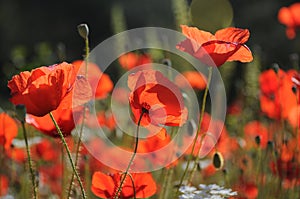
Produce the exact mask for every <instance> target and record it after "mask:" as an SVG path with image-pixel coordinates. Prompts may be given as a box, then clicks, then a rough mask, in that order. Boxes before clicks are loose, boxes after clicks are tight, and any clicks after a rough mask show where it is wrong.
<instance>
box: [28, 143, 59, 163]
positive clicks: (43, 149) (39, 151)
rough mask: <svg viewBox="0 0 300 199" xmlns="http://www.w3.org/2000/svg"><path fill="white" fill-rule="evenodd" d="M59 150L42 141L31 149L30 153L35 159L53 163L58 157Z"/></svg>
mask: <svg viewBox="0 0 300 199" xmlns="http://www.w3.org/2000/svg"><path fill="white" fill-rule="evenodd" d="M59 150H60V149H59V148H57V146H54V143H52V142H51V141H50V140H48V139H42V140H41V141H40V142H39V143H37V144H36V145H34V146H33V147H32V148H31V153H32V155H33V157H34V158H35V159H38V160H40V159H41V160H44V161H48V162H50V161H55V160H57V159H58V157H59V153H60V152H61V151H59Z"/></svg>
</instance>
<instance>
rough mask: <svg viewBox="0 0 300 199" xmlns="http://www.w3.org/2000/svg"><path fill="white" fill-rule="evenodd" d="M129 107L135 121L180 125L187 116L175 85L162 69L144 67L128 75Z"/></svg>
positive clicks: (143, 124)
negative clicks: (145, 68)
mask: <svg viewBox="0 0 300 199" xmlns="http://www.w3.org/2000/svg"><path fill="white" fill-rule="evenodd" d="M128 87H129V88H130V90H131V93H130V96H129V103H130V108H131V110H132V113H133V117H134V121H135V122H137V121H138V120H139V118H140V116H141V114H142V113H143V117H142V119H141V125H142V126H146V127H147V126H149V125H156V126H159V125H167V126H180V125H182V124H183V123H184V122H185V121H186V119H187V109H186V108H185V107H184V102H183V97H182V94H181V92H180V90H179V89H178V87H177V86H176V85H175V84H174V83H172V82H171V81H170V80H168V79H167V78H166V77H164V75H163V74H162V73H161V72H158V71H154V70H143V71H139V72H136V73H133V74H131V75H129V77H128Z"/></svg>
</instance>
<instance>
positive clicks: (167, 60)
mask: <svg viewBox="0 0 300 199" xmlns="http://www.w3.org/2000/svg"><path fill="white" fill-rule="evenodd" d="M161 63H162V64H164V65H166V66H170V67H172V62H171V60H170V59H163V60H162V61H161Z"/></svg>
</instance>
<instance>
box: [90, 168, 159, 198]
mask: <svg viewBox="0 0 300 199" xmlns="http://www.w3.org/2000/svg"><path fill="white" fill-rule="evenodd" d="M131 176H132V178H133V183H134V187H135V192H136V195H135V196H136V198H148V197H150V196H152V195H154V194H155V193H156V189H157V188H156V183H155V181H154V179H153V178H152V175H151V174H150V173H132V174H131ZM121 177H122V175H121V174H120V173H114V174H112V175H106V174H104V173H101V172H95V173H94V174H93V178H92V187H91V190H92V192H93V193H94V194H95V195H96V196H98V197H101V198H112V197H114V195H115V193H116V191H117V189H118V186H119V184H120V180H121ZM133 183H132V182H131V179H130V177H129V176H127V177H126V180H125V183H124V185H123V188H122V191H121V193H120V197H121V198H124V199H125V198H133V197H134V189H133Z"/></svg>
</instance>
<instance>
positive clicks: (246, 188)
mask: <svg viewBox="0 0 300 199" xmlns="http://www.w3.org/2000/svg"><path fill="white" fill-rule="evenodd" d="M233 190H235V191H237V192H238V194H239V196H242V197H245V198H247V199H255V198H257V197H258V187H257V186H256V185H255V184H254V183H252V182H245V180H241V182H239V184H238V185H235V186H233Z"/></svg>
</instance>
